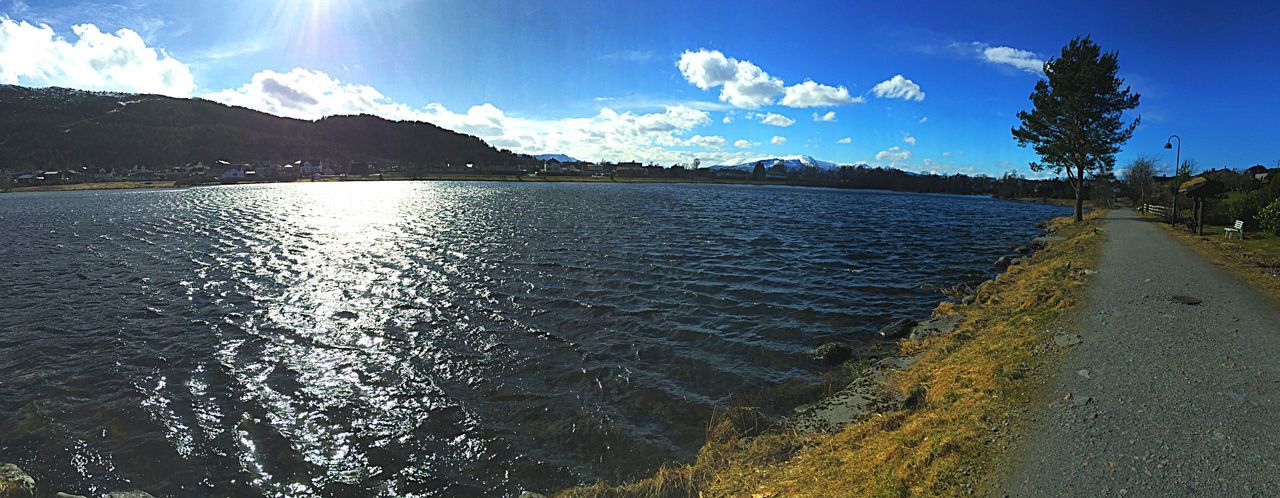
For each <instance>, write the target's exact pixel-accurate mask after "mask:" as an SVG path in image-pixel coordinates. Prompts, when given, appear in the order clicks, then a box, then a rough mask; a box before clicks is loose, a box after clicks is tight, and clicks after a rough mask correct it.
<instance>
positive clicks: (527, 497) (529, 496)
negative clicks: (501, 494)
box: [520, 491, 547, 498]
mask: <svg viewBox="0 0 1280 498" xmlns="http://www.w3.org/2000/svg"><path fill="white" fill-rule="evenodd" d="M520 498H547V495H544V494H542V493H534V492H533V491H521V492H520Z"/></svg>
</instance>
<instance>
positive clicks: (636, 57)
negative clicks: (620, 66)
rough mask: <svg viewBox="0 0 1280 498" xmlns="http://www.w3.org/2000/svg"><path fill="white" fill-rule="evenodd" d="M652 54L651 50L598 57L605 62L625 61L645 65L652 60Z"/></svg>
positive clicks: (624, 51)
mask: <svg viewBox="0 0 1280 498" xmlns="http://www.w3.org/2000/svg"><path fill="white" fill-rule="evenodd" d="M654 55H655V54H654V53H653V51H652V50H621V51H618V52H613V53H609V54H605V55H602V56H600V59H601V60H606V61H626V62H637V63H645V62H649V61H651V60H653V58H654Z"/></svg>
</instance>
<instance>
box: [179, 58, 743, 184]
mask: <svg viewBox="0 0 1280 498" xmlns="http://www.w3.org/2000/svg"><path fill="white" fill-rule="evenodd" d="M204 97H205V98H207V99H209V100H214V101H218V102H222V103H225V104H230V105H238V106H243V107H248V108H250V109H256V110H259V111H264V112H269V113H272V114H277V115H283V116H289V117H295V118H301V119H318V118H320V117H324V116H330V115H335V114H373V115H376V116H381V117H384V118H387V119H395V120H413V121H425V122H428V123H433V124H435V125H437V126H440V127H443V128H447V129H450V130H454V131H458V132H461V133H468V134H472V135H476V136H478V137H480V138H482V139H484V140H485V141H487V142H489V144H490V145H493V146H495V147H501V148H508V149H511V150H514V151H516V152H521V153H527V154H545V153H562V154H568V155H570V156H574V157H578V158H582V159H589V160H601V159H604V160H610V161H625V160H643V161H656V162H662V163H668V162H688V161H691V160H692V159H693V158H694V157H701V158H704V160H709V159H714V158H718V157H722V156H727V155H728V154H724V153H696V154H695V153H693V152H688V151H679V150H672V148H674V147H683V146H702V147H719V146H723V145H724V137H716V136H710V137H707V136H700V135H694V136H693V137H691V138H689V139H684V138H683V137H684V136H685V134H686V133H687V132H689V131H691V130H693V129H695V128H698V127H700V126H705V125H707V124H710V123H711V116H710V114H708V113H707V112H706V111H702V110H699V109H694V108H692V107H689V106H685V105H668V106H666V107H665V109H664V110H663V111H661V112H651V113H644V114H636V113H632V112H618V111H615V110H613V109H610V108H608V107H605V108H601V109H600V110H599V112H598V113H597V114H595V115H594V116H591V117H581V118H564V119H550V120H542V119H532V118H522V117H515V116H510V115H508V114H506V113H505V112H503V110H502V109H499V108H498V107H496V106H494V105H492V104H488V103H485V104H480V105H475V106H471V107H470V108H469V109H467V111H466V112H454V111H452V110H450V109H448V108H446V107H444V106H443V105H440V104H428V105H426V106H423V107H411V106H409V105H405V104H402V103H399V102H395V101H393V100H392V99H390V98H389V97H387V96H385V95H383V94H382V93H381V92H379V91H378V90H377V89H375V88H373V87H371V86H368V85H359V84H351V83H344V82H342V81H339V80H338V79H336V78H333V77H331V76H329V75H328V74H326V73H324V72H321V71H310V70H306V69H301V68H298V69H294V70H292V71H289V72H288V73H278V72H275V71H261V72H259V73H257V74H255V75H254V76H253V78H252V79H251V81H250V82H249V83H246V84H244V85H243V86H241V87H239V88H234V89H228V90H223V91H220V92H214V93H210V94H207V95H205V96H204Z"/></svg>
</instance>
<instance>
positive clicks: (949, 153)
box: [942, 151, 951, 157]
mask: <svg viewBox="0 0 1280 498" xmlns="http://www.w3.org/2000/svg"><path fill="white" fill-rule="evenodd" d="M942 157H951V151H943V152H942Z"/></svg>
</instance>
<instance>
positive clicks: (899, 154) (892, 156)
mask: <svg viewBox="0 0 1280 498" xmlns="http://www.w3.org/2000/svg"><path fill="white" fill-rule="evenodd" d="M907 159H911V151H909V150H906V149H903V148H902V147H898V146H896V145H895V146H893V147H889V150H882V151H880V152H877V153H876V160H877V161H886V160H887V161H891V162H897V161H906V160H907Z"/></svg>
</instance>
